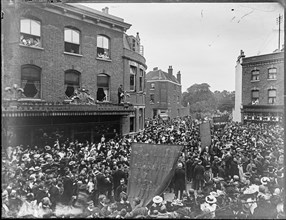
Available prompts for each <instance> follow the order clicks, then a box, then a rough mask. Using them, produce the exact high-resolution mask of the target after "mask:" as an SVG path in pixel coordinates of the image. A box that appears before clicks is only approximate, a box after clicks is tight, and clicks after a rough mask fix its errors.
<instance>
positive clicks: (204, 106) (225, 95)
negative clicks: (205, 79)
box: [182, 83, 235, 117]
mask: <svg viewBox="0 0 286 220" xmlns="http://www.w3.org/2000/svg"><path fill="white" fill-rule="evenodd" d="M234 98H235V93H234V92H229V91H226V90H223V91H222V92H220V91H215V92H214V93H213V92H212V91H211V90H210V86H209V85H208V84H207V83H202V84H194V85H192V86H190V87H189V88H188V89H187V91H186V92H184V93H183V94H182V104H183V105H184V106H187V105H188V104H189V105H190V113H191V114H195V115H197V116H198V117H199V115H206V114H214V113H215V112H217V110H218V111H220V112H225V111H227V112H229V113H230V112H231V111H232V109H233V108H234Z"/></svg>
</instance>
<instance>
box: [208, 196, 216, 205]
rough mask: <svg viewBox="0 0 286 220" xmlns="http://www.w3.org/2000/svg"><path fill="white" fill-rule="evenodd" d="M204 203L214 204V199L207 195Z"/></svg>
mask: <svg viewBox="0 0 286 220" xmlns="http://www.w3.org/2000/svg"><path fill="white" fill-rule="evenodd" d="M206 202H207V203H210V204H213V203H216V198H215V197H214V196H212V195H209V196H207V197H206Z"/></svg>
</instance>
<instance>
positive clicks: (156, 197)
mask: <svg viewBox="0 0 286 220" xmlns="http://www.w3.org/2000/svg"><path fill="white" fill-rule="evenodd" d="M153 202H154V203H157V204H159V203H161V202H163V198H162V197H161V196H155V197H154V198H153Z"/></svg>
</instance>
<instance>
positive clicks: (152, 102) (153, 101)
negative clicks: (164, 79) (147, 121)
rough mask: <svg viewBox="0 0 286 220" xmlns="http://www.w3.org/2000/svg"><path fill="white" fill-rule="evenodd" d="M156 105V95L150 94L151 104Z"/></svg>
mask: <svg viewBox="0 0 286 220" xmlns="http://www.w3.org/2000/svg"><path fill="white" fill-rule="evenodd" d="M154 103H155V96H154V94H150V104H154Z"/></svg>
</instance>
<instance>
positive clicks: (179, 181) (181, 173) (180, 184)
mask: <svg viewBox="0 0 286 220" xmlns="http://www.w3.org/2000/svg"><path fill="white" fill-rule="evenodd" d="M173 178H174V187H175V188H177V189H184V188H185V185H186V180H185V178H186V175H185V170H184V169H183V168H178V169H176V170H175V174H174V177H173Z"/></svg>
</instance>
